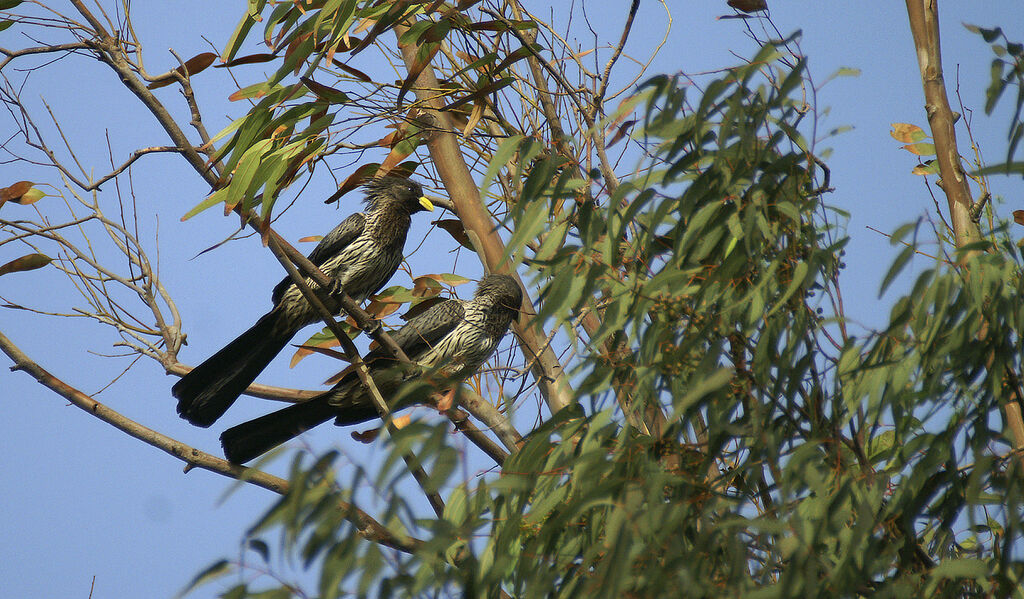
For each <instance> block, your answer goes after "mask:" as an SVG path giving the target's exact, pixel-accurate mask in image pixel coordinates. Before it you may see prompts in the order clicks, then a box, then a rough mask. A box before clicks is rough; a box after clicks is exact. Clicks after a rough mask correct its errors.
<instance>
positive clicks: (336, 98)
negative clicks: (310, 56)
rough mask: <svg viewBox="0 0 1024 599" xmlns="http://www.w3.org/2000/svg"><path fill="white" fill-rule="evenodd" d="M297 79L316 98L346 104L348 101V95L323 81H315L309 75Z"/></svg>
mask: <svg viewBox="0 0 1024 599" xmlns="http://www.w3.org/2000/svg"><path fill="white" fill-rule="evenodd" d="M299 79H300V80H301V81H302V83H303V84H304V85H305V86H306V87H307V88H309V91H311V92H313V93H314V94H316V96H317V97H318V98H320V99H323V100H326V101H328V102H330V103H331V104H346V103H347V102H348V101H349V98H348V95H347V94H346V93H345V92H343V91H341V90H340V89H334V88H333V87H329V86H327V85H324V84H323V83H317V82H316V81H313V80H312V79H311V78H309V77H299ZM313 120H316V119H313Z"/></svg>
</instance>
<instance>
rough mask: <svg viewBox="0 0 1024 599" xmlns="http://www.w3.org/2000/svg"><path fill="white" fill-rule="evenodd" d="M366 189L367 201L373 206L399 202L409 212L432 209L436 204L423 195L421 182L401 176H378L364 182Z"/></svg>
mask: <svg viewBox="0 0 1024 599" xmlns="http://www.w3.org/2000/svg"><path fill="white" fill-rule="evenodd" d="M363 187H364V188H365V189H366V202H367V204H370V205H371V206H375V205H381V204H384V203H392V202H394V203H397V204H398V205H401V206H402V207H404V208H405V209H406V210H408V211H409V214H412V213H414V212H419V211H421V210H427V211H432V210H433V209H434V204H432V203H431V202H430V200H428V199H427V197H426V196H424V195H423V188H422V187H420V184H419V183H416V182H415V181H410V180H409V179H402V178H401V177H376V178H373V179H369V180H368V181H366V183H364V184H363Z"/></svg>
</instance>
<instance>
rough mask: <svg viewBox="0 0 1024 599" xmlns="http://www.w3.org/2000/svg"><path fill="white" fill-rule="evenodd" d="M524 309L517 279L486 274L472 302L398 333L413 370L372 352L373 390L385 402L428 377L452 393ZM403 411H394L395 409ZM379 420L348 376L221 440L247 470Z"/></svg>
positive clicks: (431, 314) (457, 303) (451, 305)
mask: <svg viewBox="0 0 1024 599" xmlns="http://www.w3.org/2000/svg"><path fill="white" fill-rule="evenodd" d="M522 303H523V292H522V289H521V288H520V287H519V284H518V283H517V282H516V280H515V279H514V278H512V277H511V276H509V275H505V274H489V275H486V276H484V277H483V278H482V279H480V282H479V284H478V285H477V289H476V292H475V293H474V295H473V299H472V300H469V301H466V300H459V299H454V298H453V299H448V300H446V301H443V302H441V303H438V304H435V305H433V306H431V307H430V308H429V309H427V310H426V311H425V312H423V313H421V314H418V315H416V316H414V317H413V318H411V319H409V321H408V322H407V323H405V325H403V326H402V327H401V328H400V329H398V331H396V332H395V333H393V334H392V339H394V341H395V343H396V344H398V346H399V347H401V348H402V350H403V351H404V352H405V354H406V355H407V356H408V357H409V359H410V360H411V361H412V362H413V363H414V364H415V366H414V367H413V368H412V369H409V368H401V367H396V366H397V365H398V362H397V360H396V359H395V358H394V356H393V355H392V354H391V353H390V352H389V351H388V350H386V349H385V348H383V347H377V348H376V349H373V350H372V351H370V352H369V353H368V354H367V355H366V358H364V362H365V363H366V365H367V367H368V369H369V373H370V375H371V376H372V377H373V380H374V384H375V385H376V386H377V388H378V389H379V390H380V392H381V393H382V394H383V395H384V397H388V396H394V395H395V394H396V393H397V392H398V391H399V389H400V387H401V385H402V384H403V383H405V382H407V381H411V380H412V379H414V378H420V377H424V376H426V377H428V378H429V379H430V380H431V381H434V382H435V384H436V385H437V387H438V391H442V390H451V389H453V388H454V386H455V385H457V384H458V382H459V381H461V380H463V379H466V378H468V377H470V376H472V375H473V374H474V373H476V372H477V370H479V368H480V366H481V365H483V363H484V362H486V361H487V360H488V358H490V357H491V354H493V353H494V351H495V350H496V349H497V347H498V344H499V343H500V342H501V339H502V338H503V337H504V336H505V334H506V333H507V332H508V328H509V325H510V324H511V323H512V321H513V320H515V319H516V317H517V316H518V314H519V311H520V308H521V306H522ZM389 403H391V402H389ZM404 407H407V405H391V406H390V409H391V411H396V410H400V409H402V408H404ZM379 415H380V414H379V412H378V411H377V409H376V407H375V406H374V403H373V401H372V400H371V398H370V396H369V394H368V393H367V391H366V389H365V388H364V386H363V384H362V381H360V380H359V377H358V375H357V374H356V373H355V372H349V373H348V374H346V375H345V376H344V377H342V379H341V380H340V381H339V382H338V383H337V384H336V385H334V387H332V388H331V389H330V390H329V391H327V392H325V393H322V394H320V395H317V396H315V397H313V398H312V399H309V400H307V401H304V402H301V403H297V404H295V405H292V406H289V407H287V408H284V409H281V410H277V411H276V412H271V413H270V414H266V415H264V416H261V417H259V418H255V419H253V420H249V421H248V422H243V423H242V424H239V425H237V426H234V427H231V428H229V429H227V430H226V431H224V432H223V433H222V434H221V436H220V440H221V445H222V447H223V448H224V456H225V457H226V458H227V459H228V461H230V462H232V463H235V464H244V463H245V462H248V461H249V460H252V459H253V458H256V457H258V456H260V455H262V454H264V453H266V452H268V451H270V450H271V449H273V448H274V447H277V446H278V445H280V444H282V443H284V442H285V441H288V440H289V439H291V438H293V437H296V436H298V435H300V434H302V433H304V432H306V431H308V430H309V429H311V428H313V427H315V426H318V425H320V424H323V423H324V422H327V421H328V420H330V419H332V418H334V420H335V424H336V425H337V426H345V425H350V424H357V423H360V422H365V421H367V420H371V419H373V418H376V417H378V416H379Z"/></svg>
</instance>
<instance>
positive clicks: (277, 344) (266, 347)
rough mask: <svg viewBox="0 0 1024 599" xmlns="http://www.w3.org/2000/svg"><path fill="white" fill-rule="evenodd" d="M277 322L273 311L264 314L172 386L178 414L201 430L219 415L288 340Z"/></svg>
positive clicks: (289, 337)
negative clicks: (250, 326) (176, 400)
mask: <svg viewBox="0 0 1024 599" xmlns="http://www.w3.org/2000/svg"><path fill="white" fill-rule="evenodd" d="M280 319H281V315H280V314H278V313H277V312H276V311H271V312H269V313H267V314H265V315H264V316H263V317H262V318H260V319H259V320H258V321H257V322H256V324H254V325H253V326H252V328H250V329H249V330H247V331H246V332H244V333H242V334H241V335H239V336H238V338H237V339H235V340H234V341H232V342H231V343H228V344H227V345H225V346H224V348H223V349H221V350H220V351H218V352H217V353H215V354H213V355H212V356H210V357H209V358H208V359H207V360H206V361H205V362H203V363H202V364H200V365H199V366H196V367H195V368H193V369H192V370H191V372H189V373H188V374H186V375H185V376H183V377H182V378H181V380H180V381H178V382H177V383H175V385H174V386H173V387H172V388H171V393H172V394H173V395H174V397H177V398H178V414H179V415H181V417H182V418H184V419H185V420H188V421H189V422H191V423H192V424H194V425H196V426H202V427H207V426H210V425H211V424H213V423H214V422H216V421H217V419H218V418H220V417H221V416H223V415H224V412H226V411H227V410H228V408H230V407H231V404H233V403H235V400H236V399H237V398H238V396H239V395H241V394H242V392H243V391H245V389H246V388H247V387H248V386H249V385H250V384H251V383H252V382H253V381H255V380H256V377H257V376H259V374H260V373H261V372H263V370H264V369H265V368H266V367H267V365H268V364H270V362H271V360H273V359H274V357H275V356H277V354H279V353H280V352H281V350H282V349H284V346H285V345H287V344H288V341H289V340H291V338H292V335H293V334H294V331H288V330H282V329H283V328H284V327H281V326H279V324H280Z"/></svg>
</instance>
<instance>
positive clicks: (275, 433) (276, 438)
mask: <svg viewBox="0 0 1024 599" xmlns="http://www.w3.org/2000/svg"><path fill="white" fill-rule="evenodd" d="M329 396H330V393H325V394H323V395H319V396H317V397H314V398H313V399H310V400H309V401H305V402H302V403H298V404H295V405H293V406H288V407H287V408H284V409H283V410H278V411H276V412H271V413H270V414H267V415H265V416H260V417H259V418H255V419H253V420H250V421H248V422H243V423H242V424H239V425H238V426H233V427H231V428H229V429H228V430H226V431H224V433H223V434H221V436H220V444H221V446H223V447H224V456H225V457H226V458H227V459H228V461H230V462H233V463H235V464H244V463H245V462H248V461H249V460H251V459H253V458H255V457H257V456H260V455H263V454H264V453H266V452H268V451H270V450H271V449H273V448H275V447H277V446H278V445H280V444H282V443H284V442H285V441H287V440H289V439H291V438H293V437H297V436H299V435H301V434H302V433H304V432H306V431H308V430H309V429H311V428H313V427H314V426H317V425H320V424H323V423H324V422H327V421H328V420H330V419H331V418H333V417H335V416H336V415H337V412H336V411H335V408H334V407H333V406H331V405H330V404H328V403H327V400H328V398H329Z"/></svg>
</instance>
